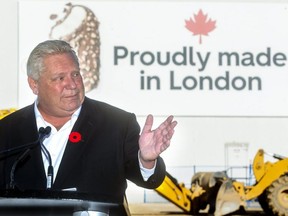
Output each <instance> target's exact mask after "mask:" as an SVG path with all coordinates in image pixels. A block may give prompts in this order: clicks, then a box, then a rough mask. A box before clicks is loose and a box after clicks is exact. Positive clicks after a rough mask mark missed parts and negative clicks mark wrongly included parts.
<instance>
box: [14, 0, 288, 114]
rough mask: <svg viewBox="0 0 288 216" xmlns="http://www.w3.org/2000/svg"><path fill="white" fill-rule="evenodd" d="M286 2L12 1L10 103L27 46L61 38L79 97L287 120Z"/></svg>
mask: <svg viewBox="0 0 288 216" xmlns="http://www.w3.org/2000/svg"><path fill="white" fill-rule="evenodd" d="M287 8H288V4H287V3H256V2H254V3H249V2H237V3H229V2H217V1H213V2H204V1H203V2H199V1H195V2H193V1H189V2H188V1H179V2H178V1H174V2H173V1H169V2H164V1H72V2H70V3H69V2H63V1H47V2H45V1H20V2H19V85H20V86H19V89H20V91H19V105H20V107H22V106H25V105H27V104H31V103H32V102H33V100H34V98H35V97H34V95H33V94H32V92H31V91H30V89H29V87H28V84H27V81H26V80H27V78H26V69H25V64H26V61H27V58H28V55H29V53H30V51H31V50H32V49H33V48H34V46H35V45H36V44H38V43H39V42H42V41H43V40H47V39H65V40H67V41H69V42H70V43H71V44H72V45H73V46H75V48H76V49H77V52H78V55H79V58H80V59H82V62H81V64H82V65H83V66H82V69H81V73H82V75H83V77H84V81H85V88H86V92H87V93H86V95H87V96H89V97H91V98H94V99H97V100H101V101H105V102H108V103H111V104H113V105H115V106H118V107H121V108H123V109H126V110H128V111H132V112H135V113H136V114H137V115H146V114H148V113H153V114H155V115H169V114H174V115H183V116H186V115H187V116H272V117H275V116H288V70H287V69H288V68H287V55H288V52H287V51H288V43H287V40H288V28H287V26H288V25H287V24H288V10H287Z"/></svg>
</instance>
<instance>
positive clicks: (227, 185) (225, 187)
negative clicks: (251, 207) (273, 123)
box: [155, 149, 288, 216]
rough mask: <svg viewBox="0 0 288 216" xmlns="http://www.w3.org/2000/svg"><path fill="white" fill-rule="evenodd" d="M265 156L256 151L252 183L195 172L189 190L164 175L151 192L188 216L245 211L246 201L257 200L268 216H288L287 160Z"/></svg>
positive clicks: (212, 173) (221, 172)
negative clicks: (274, 160) (201, 212)
mask: <svg viewBox="0 0 288 216" xmlns="http://www.w3.org/2000/svg"><path fill="white" fill-rule="evenodd" d="M265 154H269V153H267V152H264V150H263V149H260V150H258V152H257V153H256V155H255V157H254V161H253V164H252V166H253V174H254V176H255V183H254V185H252V186H246V185H244V183H243V182H238V181H235V180H233V179H231V178H229V177H228V176H227V174H226V172H225V171H220V172H198V173H195V175H193V177H192V181H191V188H190V189H188V188H186V187H185V185H184V184H183V183H178V182H177V179H175V178H174V177H173V176H171V175H170V174H169V173H167V175H166V177H165V179H164V181H163V183H162V184H161V185H160V186H159V187H158V188H156V189H155V191H156V192H157V193H158V194H160V195H161V196H162V197H164V198H166V199H167V200H169V201H170V202H172V203H174V204H175V205H176V206H178V207H179V208H181V209H182V210H183V211H184V212H186V213H188V214H197V213H199V211H200V210H204V209H207V208H208V212H209V213H214V215H215V216H221V215H227V214H230V213H233V212H236V211H238V210H245V209H246V203H247V201H250V200H255V201H258V202H259V204H260V206H261V207H262V208H263V210H264V211H265V213H267V214H268V215H278V216H287V215H288V158H287V157H283V156H281V155H276V154H269V155H271V156H273V157H274V158H275V159H277V161H276V162H270V161H266V162H265V161H264V155H265Z"/></svg>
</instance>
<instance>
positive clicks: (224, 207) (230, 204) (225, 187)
mask: <svg viewBox="0 0 288 216" xmlns="http://www.w3.org/2000/svg"><path fill="white" fill-rule="evenodd" d="M245 204H246V203H245V202H244V201H243V200H242V199H241V196H240V194H239V193H238V192H237V191H236V190H235V188H234V185H233V180H232V179H229V178H228V179H227V180H225V181H224V182H223V183H222V185H221V187H220V188H219V191H218V194H217V197H216V209H215V213H214V215H215V216H222V215H227V214H229V213H232V212H235V211H237V210H239V209H240V206H244V205H245Z"/></svg>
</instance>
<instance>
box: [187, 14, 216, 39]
mask: <svg viewBox="0 0 288 216" xmlns="http://www.w3.org/2000/svg"><path fill="white" fill-rule="evenodd" d="M194 19H195V21H194V20H193V19H192V18H190V19H189V20H185V23H186V25H185V27H186V28H187V29H188V30H189V31H191V32H192V33H193V35H199V43H200V44H202V35H205V36H208V33H209V32H211V31H213V30H214V29H215V28H216V26H215V24H216V21H212V20H211V19H209V20H208V21H207V14H206V15H204V14H203V12H202V10H199V11H198V14H197V15H195V14H194Z"/></svg>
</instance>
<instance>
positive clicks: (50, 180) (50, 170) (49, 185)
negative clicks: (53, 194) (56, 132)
mask: <svg viewBox="0 0 288 216" xmlns="http://www.w3.org/2000/svg"><path fill="white" fill-rule="evenodd" d="M40 130H41V133H42V134H43V137H44V138H45V137H46V135H49V134H50V133H51V127H49V126H47V127H46V128H45V129H44V128H43V127H41V128H40V129H39V132H40ZM43 141H44V139H40V145H41V150H42V152H43V154H44V155H45V157H46V159H47V160H48V163H49V165H48V170H47V184H46V188H47V189H51V188H52V185H53V177H54V168H53V165H52V158H51V155H50V152H49V151H48V149H47V148H46V147H45V145H44V143H43Z"/></svg>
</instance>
